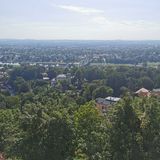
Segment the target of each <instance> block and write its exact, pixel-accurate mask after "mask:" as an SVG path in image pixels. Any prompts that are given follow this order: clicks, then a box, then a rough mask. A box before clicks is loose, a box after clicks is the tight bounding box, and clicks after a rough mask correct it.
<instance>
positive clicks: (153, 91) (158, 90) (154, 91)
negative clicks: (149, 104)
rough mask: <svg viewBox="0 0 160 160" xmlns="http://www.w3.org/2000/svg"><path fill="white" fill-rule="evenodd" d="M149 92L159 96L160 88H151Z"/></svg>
mask: <svg viewBox="0 0 160 160" xmlns="http://www.w3.org/2000/svg"><path fill="white" fill-rule="evenodd" d="M151 93H152V95H153V96H158V97H159V96H160V88H157V89H153V90H152V92H151Z"/></svg>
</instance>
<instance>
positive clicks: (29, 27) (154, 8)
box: [0, 0, 160, 40]
mask: <svg viewBox="0 0 160 160" xmlns="http://www.w3.org/2000/svg"><path fill="white" fill-rule="evenodd" d="M159 8H160V0H0V38H5V39H6V38H7V39H8V38H16V39H84V40H88V39H91V40H92V39H96V40H115V39H121V40H152V39H154V40H158V39H160V9H159Z"/></svg>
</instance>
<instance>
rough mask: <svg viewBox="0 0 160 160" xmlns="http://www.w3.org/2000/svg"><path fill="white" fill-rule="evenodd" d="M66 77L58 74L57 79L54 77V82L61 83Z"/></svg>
mask: <svg viewBox="0 0 160 160" xmlns="http://www.w3.org/2000/svg"><path fill="white" fill-rule="evenodd" d="M66 78H67V76H66V75H65V74H59V75H58V76H57V77H56V80H57V81H63V80H66Z"/></svg>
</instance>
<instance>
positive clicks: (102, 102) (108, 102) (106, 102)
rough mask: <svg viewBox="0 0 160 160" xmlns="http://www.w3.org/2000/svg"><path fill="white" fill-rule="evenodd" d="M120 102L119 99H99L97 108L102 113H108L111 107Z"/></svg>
mask: <svg viewBox="0 0 160 160" xmlns="http://www.w3.org/2000/svg"><path fill="white" fill-rule="evenodd" d="M119 100H120V98H118V97H107V98H97V99H96V107H97V108H98V109H99V110H100V111H101V112H102V113H106V112H107V110H108V109H109V107H111V106H113V105H114V104H115V103H117V102H118V101H119Z"/></svg>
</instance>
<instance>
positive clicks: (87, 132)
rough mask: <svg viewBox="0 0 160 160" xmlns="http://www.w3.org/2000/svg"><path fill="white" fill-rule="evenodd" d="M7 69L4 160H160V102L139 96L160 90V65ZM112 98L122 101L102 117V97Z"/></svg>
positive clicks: (1, 95)
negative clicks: (99, 106)
mask: <svg viewBox="0 0 160 160" xmlns="http://www.w3.org/2000/svg"><path fill="white" fill-rule="evenodd" d="M1 70H3V72H6V73H7V74H8V76H6V77H4V78H3V79H1V92H0V155H2V156H3V157H4V158H5V159H8V160H44V159H45V160H135V159H137V160H159V157H160V123H159V122H160V98H159V97H156V96H151V97H137V96H135V95H134V92H135V91H137V90H138V89H140V88H142V87H144V88H146V89H148V90H150V91H151V90H153V89H154V88H160V69H159V68H150V67H147V66H143V67H136V66H135V67H129V66H118V67H117V66H110V67H105V66H101V67H90V66H87V67H79V68H77V67H73V68H65V69H64V68H56V67H49V68H45V67H43V66H38V65H36V66H30V65H22V66H20V67H10V66H5V67H3V68H2V69H1ZM1 72H2V71H1ZM44 73H45V75H46V74H47V76H48V77H49V80H44V79H43V76H44ZM59 74H65V75H68V77H69V78H67V79H65V80H59V81H57V83H56V84H55V85H54V86H52V85H51V83H50V80H52V79H54V78H56V77H57V76H58V75H59ZM2 86H3V87H2ZM5 86H7V88H9V89H4V87H5ZM107 96H117V97H121V100H120V101H119V102H118V103H116V104H115V105H113V106H112V107H110V108H109V109H108V111H107V113H106V114H105V115H103V114H102V113H101V112H100V111H99V110H98V109H97V108H96V102H95V99H96V98H98V97H101V98H105V97H107Z"/></svg>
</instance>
